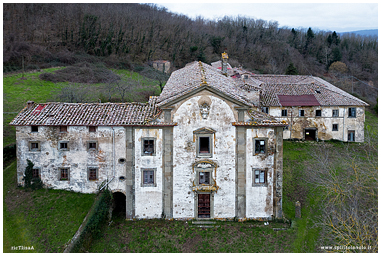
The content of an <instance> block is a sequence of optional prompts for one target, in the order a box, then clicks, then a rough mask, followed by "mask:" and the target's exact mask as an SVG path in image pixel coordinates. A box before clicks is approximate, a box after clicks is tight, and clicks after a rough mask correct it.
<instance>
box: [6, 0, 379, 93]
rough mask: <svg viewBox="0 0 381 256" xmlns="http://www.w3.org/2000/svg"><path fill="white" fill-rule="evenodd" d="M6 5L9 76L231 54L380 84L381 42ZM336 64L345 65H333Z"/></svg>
mask: <svg viewBox="0 0 381 256" xmlns="http://www.w3.org/2000/svg"><path fill="white" fill-rule="evenodd" d="M3 7H4V8H3V10H4V14H3V15H4V17H3V22H4V24H3V27H4V38H3V40H4V41H3V43H4V49H3V53H4V54H3V56H4V59H3V63H4V72H9V71H13V70H17V69H22V68H24V69H27V68H29V69H33V68H45V67H49V66H59V65H61V66H62V65H71V64H74V63H75V62H78V61H80V60H82V59H81V58H83V59H89V58H90V57H92V58H93V57H96V58H98V59H102V60H103V61H104V62H105V63H106V64H109V65H114V66H117V67H120V68H130V67H131V66H133V65H134V64H136V63H139V64H147V63H150V61H152V60H157V59H165V60H170V61H171V62H172V64H173V67H174V68H180V67H183V66H184V65H185V64H186V63H188V62H191V61H193V60H201V61H203V62H206V63H211V62H213V61H216V60H218V59H220V53H221V52H223V51H227V53H228V54H229V57H230V59H229V61H230V63H231V64H232V66H236V65H238V64H242V65H243V67H244V68H246V69H249V70H252V71H254V72H258V73H271V74H285V73H286V71H287V68H288V67H289V66H290V65H291V64H292V65H293V66H294V67H295V68H296V72H297V73H299V74H305V75H315V76H328V73H329V71H332V70H333V71H335V73H336V74H340V77H345V76H346V77H349V76H350V77H352V76H353V77H354V79H355V81H358V80H361V81H362V82H361V83H362V84H363V85H364V86H365V87H366V88H367V86H368V84H370V85H372V86H374V87H376V88H377V86H378V73H377V65H378V59H377V56H378V39H377V37H364V36H359V35H355V34H347V35H343V36H339V35H338V34H337V33H336V32H331V31H329V32H328V31H313V30H312V29H311V28H309V29H296V28H287V27H279V25H278V23H277V22H276V21H264V20H261V19H252V18H247V17H241V16H238V17H222V18H220V19H218V20H207V19H204V18H202V17H198V18H196V19H190V18H188V17H187V16H184V15H178V14H173V13H171V12H169V11H168V10H167V9H166V8H164V7H160V6H158V5H154V4H74V3H65V4H43V3H39V4H13V3H12V4H11V3H6V4H4V5H3ZM254 14H255V13H254ZM313 25H314V24H311V27H312V26H313ZM79 56H82V57H79ZM335 62H336V64H338V63H339V64H341V65H334V66H332V65H331V64H332V63H335ZM330 68H331V69H330ZM331 73H332V72H331ZM352 80H353V78H352Z"/></svg>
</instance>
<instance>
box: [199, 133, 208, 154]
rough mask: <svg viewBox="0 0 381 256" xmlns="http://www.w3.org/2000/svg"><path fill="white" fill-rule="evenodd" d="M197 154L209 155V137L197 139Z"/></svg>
mask: <svg viewBox="0 0 381 256" xmlns="http://www.w3.org/2000/svg"><path fill="white" fill-rule="evenodd" d="M199 143H200V145H199V146H200V147H199V149H200V150H199V153H201V154H203V153H204V154H205V153H206V154H209V153H210V140H209V137H199Z"/></svg>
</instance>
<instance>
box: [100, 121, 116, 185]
mask: <svg viewBox="0 0 381 256" xmlns="http://www.w3.org/2000/svg"><path fill="white" fill-rule="evenodd" d="M111 129H112V179H111V180H110V181H109V182H107V183H106V184H105V185H103V187H101V189H99V191H101V190H102V189H103V188H104V187H106V186H107V185H108V184H110V182H111V181H113V180H114V179H115V130H114V127H111Z"/></svg>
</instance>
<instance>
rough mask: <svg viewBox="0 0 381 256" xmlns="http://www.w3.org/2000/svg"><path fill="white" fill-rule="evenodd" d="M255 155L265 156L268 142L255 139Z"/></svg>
mask: <svg viewBox="0 0 381 256" xmlns="http://www.w3.org/2000/svg"><path fill="white" fill-rule="evenodd" d="M254 146H255V149H254V153H255V154H265V153H266V140H264V139H263V140H261V139H255V140H254Z"/></svg>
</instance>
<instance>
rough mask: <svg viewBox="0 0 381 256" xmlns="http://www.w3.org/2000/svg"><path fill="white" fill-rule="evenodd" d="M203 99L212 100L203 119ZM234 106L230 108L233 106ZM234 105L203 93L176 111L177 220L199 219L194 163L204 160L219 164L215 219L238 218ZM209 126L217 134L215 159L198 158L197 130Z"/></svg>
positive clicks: (175, 181)
mask: <svg viewBox="0 0 381 256" xmlns="http://www.w3.org/2000/svg"><path fill="white" fill-rule="evenodd" d="M201 97H209V99H210V100H211V105H210V110H209V115H208V117H207V119H203V118H202V117H201V114H200V108H199V103H198V101H199V100H200V98H201ZM229 104H230V105H229ZM233 107H234V106H233V104H231V103H229V102H228V103H227V102H226V100H224V99H221V98H220V97H218V96H216V95H213V94H212V93H210V92H208V91H202V92H200V93H198V94H196V95H194V96H193V97H191V98H189V99H187V100H185V101H182V102H179V103H177V104H176V106H175V108H174V109H175V110H174V111H172V115H173V121H174V122H177V123H178V125H177V126H175V127H174V128H173V137H174V138H173V141H174V143H173V161H174V163H173V207H174V208H173V217H174V218H193V217H197V216H195V213H196V211H195V197H196V193H194V192H193V191H192V186H193V185H192V184H193V181H194V179H195V173H193V171H192V164H193V163H194V162H196V161H199V160H202V159H208V160H212V161H214V162H215V163H217V164H218V167H217V172H216V176H215V174H214V173H213V178H215V179H216V183H217V185H218V186H219V190H218V191H217V193H215V195H214V205H213V206H211V207H214V209H213V210H212V212H214V216H211V217H212V218H213V217H214V218H229V217H230V218H232V217H234V216H235V127H234V126H232V122H234V121H235V117H234V113H233V110H232V108H233ZM203 127H208V128H212V129H214V130H215V131H216V133H215V135H214V143H213V156H212V157H211V158H201V157H196V136H195V135H194V134H193V131H195V130H197V129H199V128H203Z"/></svg>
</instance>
